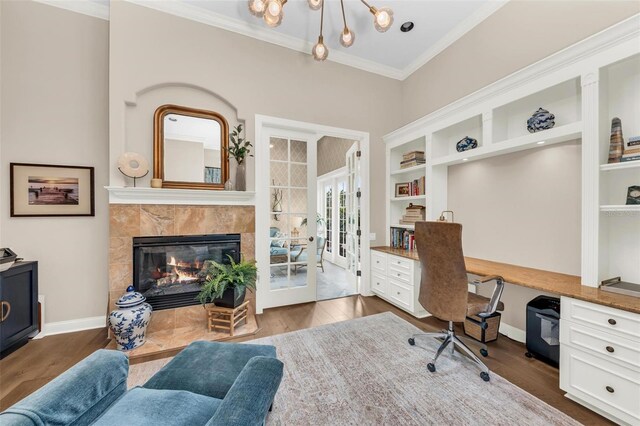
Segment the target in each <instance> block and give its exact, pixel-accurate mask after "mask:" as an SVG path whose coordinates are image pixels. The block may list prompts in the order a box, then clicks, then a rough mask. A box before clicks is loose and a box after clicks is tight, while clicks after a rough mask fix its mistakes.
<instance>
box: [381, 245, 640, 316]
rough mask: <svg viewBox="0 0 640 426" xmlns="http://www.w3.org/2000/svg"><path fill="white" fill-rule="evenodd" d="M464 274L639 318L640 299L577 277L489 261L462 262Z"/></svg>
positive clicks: (409, 254) (390, 251)
mask: <svg viewBox="0 0 640 426" xmlns="http://www.w3.org/2000/svg"><path fill="white" fill-rule="evenodd" d="M371 250H375V251H379V252H383V253H388V254H391V255H394V256H399V257H404V258H407V259H412V260H415V261H417V260H418V253H417V252H416V251H415V250H414V251H407V250H402V249H394V248H391V247H387V246H380V247H372V248H371ZM464 260H465V263H466V267H467V272H468V273H470V274H474V275H500V276H501V277H502V278H504V280H505V282H507V283H509V284H515V285H519V286H522V287H528V288H532V289H535V290H540V291H543V292H547V293H554V294H557V295H560V296H567V297H571V298H574V299H578V300H584V301H586V302H592V303H597V304H599V305H604V306H609V307H612V308H617V309H622V310H624V311H628V312H633V313H636V314H640V298H637V297H633V296H625V295H623V294H616V293H609V292H606V291H602V290H600V289H598V288H596V287H587V286H583V285H581V282H580V277H579V276H576V275H567V274H559V273H557V272H549V271H543V270H541V269H534V268H526V267H524V266H517V265H510V264H508V263H500V262H492V261H490V260H483V259H476V258H473V257H465V258H464Z"/></svg>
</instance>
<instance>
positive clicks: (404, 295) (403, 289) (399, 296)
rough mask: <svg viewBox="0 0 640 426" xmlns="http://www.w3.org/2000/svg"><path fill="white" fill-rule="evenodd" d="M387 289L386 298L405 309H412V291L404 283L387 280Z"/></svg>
mask: <svg viewBox="0 0 640 426" xmlns="http://www.w3.org/2000/svg"><path fill="white" fill-rule="evenodd" d="M388 289H389V290H388V292H387V297H389V298H390V299H392V300H393V301H394V302H395V303H398V304H399V305H402V306H404V307H405V308H407V309H413V306H412V305H413V303H412V301H413V289H411V288H409V287H407V286H406V284H404V283H401V282H398V281H395V280H391V279H390V280H389V286H388Z"/></svg>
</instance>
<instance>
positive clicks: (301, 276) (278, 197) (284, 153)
mask: <svg viewBox="0 0 640 426" xmlns="http://www.w3.org/2000/svg"><path fill="white" fill-rule="evenodd" d="M269 152H270V154H271V158H270V175H269V176H268V179H269V183H270V187H269V190H270V195H271V200H270V207H271V211H270V212H268V214H269V216H270V219H269V220H270V231H269V264H270V271H269V278H270V283H271V284H270V288H271V289H272V290H280V289H287V288H294V287H299V286H306V285H307V269H308V266H307V265H308V263H309V259H310V256H309V252H308V249H307V244H308V243H309V241H308V234H309V232H308V229H309V226H308V225H309V224H308V222H307V220H313V221H314V223H315V217H308V216H309V215H308V202H309V199H308V198H309V191H308V185H307V164H306V161H307V143H306V142H305V141H296V140H287V139H283V138H271V140H270V149H269ZM312 259H315V258H314V257H312Z"/></svg>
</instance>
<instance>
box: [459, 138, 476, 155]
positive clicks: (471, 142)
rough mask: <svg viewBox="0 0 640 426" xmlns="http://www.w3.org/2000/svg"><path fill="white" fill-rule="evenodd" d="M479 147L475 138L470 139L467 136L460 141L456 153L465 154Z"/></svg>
mask: <svg viewBox="0 0 640 426" xmlns="http://www.w3.org/2000/svg"><path fill="white" fill-rule="evenodd" d="M477 147H478V141H477V140H476V139H474V138H470V137H469V136H465V137H464V138H462V139H460V140H459V141H458V143H457V144H456V151H458V152H464V151H468V150H470V149H474V148H477Z"/></svg>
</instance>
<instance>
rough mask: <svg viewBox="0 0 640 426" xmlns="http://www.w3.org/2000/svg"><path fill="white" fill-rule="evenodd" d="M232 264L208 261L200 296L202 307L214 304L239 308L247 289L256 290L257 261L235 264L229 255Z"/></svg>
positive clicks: (243, 261)
mask: <svg viewBox="0 0 640 426" xmlns="http://www.w3.org/2000/svg"><path fill="white" fill-rule="evenodd" d="M227 256H228V257H229V261H230V263H228V264H226V263H224V264H223V263H218V262H214V261H208V262H207V264H206V265H205V268H204V276H205V280H204V284H203V285H202V288H201V289H200V294H198V300H199V301H200V303H202V305H206V304H207V303H210V302H213V303H215V305H216V306H222V307H225V308H237V307H238V306H240V305H242V303H243V302H244V298H245V294H246V292H247V289H250V290H255V288H256V279H257V277H258V268H256V262H255V261H253V260H252V261H247V260H244V259H242V260H240V262H237V263H236V262H235V261H234V260H233V258H232V257H231V256H229V255H227Z"/></svg>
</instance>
